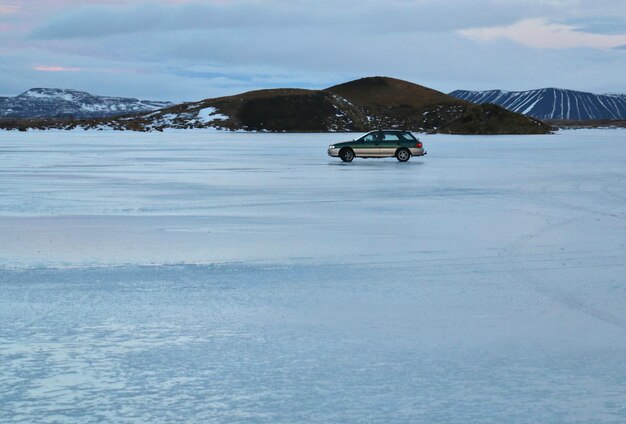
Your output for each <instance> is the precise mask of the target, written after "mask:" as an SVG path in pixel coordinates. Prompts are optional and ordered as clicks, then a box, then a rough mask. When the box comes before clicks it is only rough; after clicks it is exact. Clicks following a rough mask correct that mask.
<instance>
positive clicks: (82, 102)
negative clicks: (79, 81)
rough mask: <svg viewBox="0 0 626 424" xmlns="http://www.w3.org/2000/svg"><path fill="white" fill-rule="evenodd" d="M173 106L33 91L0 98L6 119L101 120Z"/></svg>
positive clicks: (53, 90) (52, 90)
mask: <svg viewBox="0 0 626 424" xmlns="http://www.w3.org/2000/svg"><path fill="white" fill-rule="evenodd" d="M171 105H172V103H170V102H162V101H150V100H138V99H133V98H125V97H108V96H95V95H92V94H89V93H86V92H84V91H77V90H67V89H59V88H32V89H30V90H28V91H26V92H24V93H22V94H20V95H19V96H15V97H0V117H3V118H61V117H65V118H97V117H105V116H114V115H126V114H129V113H140V112H148V111H152V110H156V109H161V108H164V107H168V106H171Z"/></svg>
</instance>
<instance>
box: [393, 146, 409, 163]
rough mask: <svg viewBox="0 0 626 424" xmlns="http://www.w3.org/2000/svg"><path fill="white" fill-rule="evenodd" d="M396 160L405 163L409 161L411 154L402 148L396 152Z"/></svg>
mask: <svg viewBox="0 0 626 424" xmlns="http://www.w3.org/2000/svg"><path fill="white" fill-rule="evenodd" d="M396 159H398V160H399V161H400V162H406V161H407V160H409V159H411V152H410V151H409V149H406V148H404V147H403V148H401V149H398V150H397V151H396Z"/></svg>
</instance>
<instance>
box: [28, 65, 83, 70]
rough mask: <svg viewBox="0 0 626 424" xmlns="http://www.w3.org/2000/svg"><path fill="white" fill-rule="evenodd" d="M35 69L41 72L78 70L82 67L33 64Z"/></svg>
mask: <svg viewBox="0 0 626 424" xmlns="http://www.w3.org/2000/svg"><path fill="white" fill-rule="evenodd" d="M33 69H34V70H36V71H42V72H78V71H82V68H75V67H65V66H43V65H42V66H33Z"/></svg>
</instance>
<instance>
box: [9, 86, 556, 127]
mask: <svg viewBox="0 0 626 424" xmlns="http://www.w3.org/2000/svg"><path fill="white" fill-rule="evenodd" d="M47 125H48V127H55V128H74V127H76V126H80V127H84V128H114V129H120V130H138V131H151V130H157V131H160V130H163V129H165V128H207V127H213V128H220V129H228V130H248V131H271V132H283V131H285V132H287V131H288V132H326V131H369V130H372V129H375V128H402V129H409V130H413V131H426V132H445V133H456V134H537V133H547V132H549V131H550V130H551V128H550V127H549V126H547V125H545V124H543V123H541V122H539V121H536V120H534V119H530V118H527V117H525V116H523V115H519V114H516V113H513V112H509V111H507V110H505V109H502V108H500V107H499V106H493V105H474V104H472V103H469V102H466V101H463V100H459V99H457V98H454V97H451V96H448V95H447V94H444V93H441V92H438V91H435V90H432V89H430V88H426V87H422V86H420V85H417V84H413V83H410V82H407V81H401V80H398V79H394V78H387V77H370V78H362V79H359V80H356V81H351V82H348V83H345V84H340V85H336V86H333V87H330V88H327V89H325V90H303V89H273V90H257V91H250V92H247V93H243V94H238V95H235V96H226V97H218V98H214V99H206V100H202V101H199V102H192V103H184V104H180V105H176V106H172V107H168V108H165V109H160V110H158V111H155V112H150V113H144V114H140V115H131V116H122V117H117V118H109V119H99V120H84V121H73V122H67V121H58V122H57V123H56V124H55V125H56V126H55V125H50V123H49V122H48V123H47ZM0 127H2V122H0Z"/></svg>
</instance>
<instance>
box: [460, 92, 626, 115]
mask: <svg viewBox="0 0 626 424" xmlns="http://www.w3.org/2000/svg"><path fill="white" fill-rule="evenodd" d="M450 95H451V96H454V97H457V98H459V99H462V100H467V101H469V102H472V103H476V104H485V103H492V104H496V105H498V106H502V107H504V108H505V109H508V110H510V111H512V112H517V113H521V114H524V115H527V116H532V117H534V118H537V119H542V120H549V121H556V120H568V121H589V120H623V119H626V95H623V94H593V93H585V92H582V91H574V90H563V89H558V88H542V89H538V90H529V91H502V90H488V91H467V90H456V91H453V92H452V93H450Z"/></svg>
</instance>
